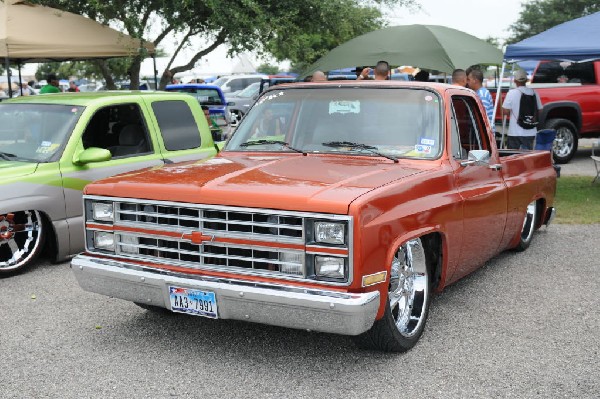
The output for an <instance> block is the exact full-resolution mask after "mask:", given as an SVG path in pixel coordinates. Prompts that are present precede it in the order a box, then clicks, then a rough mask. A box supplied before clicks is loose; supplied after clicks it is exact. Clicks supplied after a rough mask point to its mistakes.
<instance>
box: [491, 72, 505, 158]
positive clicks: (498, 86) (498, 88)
mask: <svg viewBox="0 0 600 399" xmlns="http://www.w3.org/2000/svg"><path fill="white" fill-rule="evenodd" d="M505 66H506V62H504V61H502V69H501V70H500V79H499V82H498V84H497V85H496V86H497V89H496V101H494V110H493V112H492V123H493V124H496V111H497V110H498V105H499V104H500V98H501V97H502V77H503V76H504V67H505ZM494 130H495V129H494ZM503 143H504V123H502V139H501V140H500V146H501V147H502V145H503Z"/></svg>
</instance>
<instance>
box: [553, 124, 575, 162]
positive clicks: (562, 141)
mask: <svg viewBox="0 0 600 399" xmlns="http://www.w3.org/2000/svg"><path fill="white" fill-rule="evenodd" d="M574 145H575V138H574V137H573V132H571V130H570V129H569V128H567V127H559V128H558V129H557V130H556V138H555V139H554V142H553V143H552V151H553V152H554V154H556V155H557V156H559V157H566V156H567V155H569V153H571V151H573V146H574Z"/></svg>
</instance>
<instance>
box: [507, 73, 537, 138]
mask: <svg viewBox="0 0 600 399" xmlns="http://www.w3.org/2000/svg"><path fill="white" fill-rule="evenodd" d="M514 77H515V84H516V86H517V87H516V88H514V89H510V90H509V91H508V93H506V98H505V99H504V103H503V104H502V113H503V114H504V115H507V116H510V123H509V125H508V140H507V147H508V148H514V149H521V148H523V149H526V150H532V149H533V141H534V140H535V136H536V134H537V129H536V128H535V127H533V128H531V129H525V128H523V127H521V126H520V125H519V124H518V123H517V120H518V118H519V110H520V104H521V96H522V95H523V94H526V95H530V96H531V95H535V98H536V104H537V113H538V115H539V112H540V110H541V109H542V102H541V101H540V96H538V94H537V93H536V92H535V91H534V90H533V89H531V88H528V87H526V86H525V84H526V83H527V72H525V71H524V70H522V69H519V70H517V71H515V74H514ZM538 119H539V118H538Z"/></svg>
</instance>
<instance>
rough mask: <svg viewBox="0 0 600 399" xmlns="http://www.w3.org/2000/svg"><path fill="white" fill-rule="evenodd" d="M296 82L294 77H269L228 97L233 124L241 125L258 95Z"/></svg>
mask: <svg viewBox="0 0 600 399" xmlns="http://www.w3.org/2000/svg"><path fill="white" fill-rule="evenodd" d="M295 81H296V78H295V77H293V76H279V75H274V76H269V78H266V79H262V80H261V81H260V82H255V83H252V84H251V85H250V86H248V87H246V88H245V89H244V90H241V91H239V92H237V93H236V94H235V95H232V96H230V95H227V101H228V106H229V113H230V115H231V117H230V119H231V122H232V123H233V124H237V123H239V121H240V120H242V118H243V117H244V115H246V113H247V112H248V110H249V109H250V107H251V106H252V104H254V101H256V99H257V98H258V95H259V94H260V93H262V92H263V91H265V90H266V89H268V88H269V87H272V86H276V85H279V84H284V83H292V82H295Z"/></svg>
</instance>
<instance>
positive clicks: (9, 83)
mask: <svg viewBox="0 0 600 399" xmlns="http://www.w3.org/2000/svg"><path fill="white" fill-rule="evenodd" d="M4 64H5V65H6V81H7V82H8V97H9V98H12V95H13V91H12V83H11V81H10V60H9V59H8V57H5V58H4Z"/></svg>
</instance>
